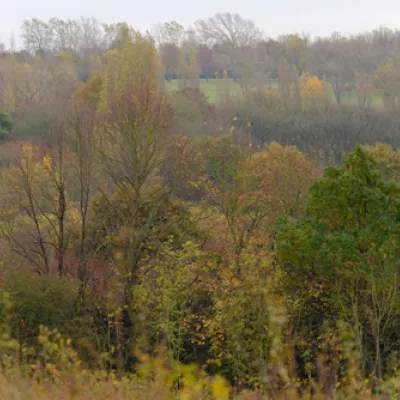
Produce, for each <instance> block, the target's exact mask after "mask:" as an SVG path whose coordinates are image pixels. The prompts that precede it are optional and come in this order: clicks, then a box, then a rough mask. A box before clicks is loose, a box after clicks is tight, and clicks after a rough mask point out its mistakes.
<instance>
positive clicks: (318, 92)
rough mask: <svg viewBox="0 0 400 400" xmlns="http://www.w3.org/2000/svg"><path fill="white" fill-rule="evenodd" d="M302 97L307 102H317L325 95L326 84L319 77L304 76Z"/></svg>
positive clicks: (302, 79) (301, 83)
mask: <svg viewBox="0 0 400 400" xmlns="http://www.w3.org/2000/svg"><path fill="white" fill-rule="evenodd" d="M300 86H301V96H302V97H303V98H304V99H306V100H316V99H318V98H320V97H322V95H323V94H324V84H323V82H322V81H321V79H319V78H318V76H315V75H314V76H312V75H310V74H303V75H302V76H301V78H300Z"/></svg>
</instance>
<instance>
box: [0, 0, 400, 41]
mask: <svg viewBox="0 0 400 400" xmlns="http://www.w3.org/2000/svg"><path fill="white" fill-rule="evenodd" d="M0 1H2V3H4V4H2V6H1V13H0V40H1V41H3V42H4V43H6V45H8V43H9V37H10V34H11V33H12V32H13V33H14V34H15V35H16V36H17V41H18V42H19V40H18V36H19V32H20V26H21V22H22V21H23V20H25V19H31V18H33V17H35V18H39V19H44V20H47V19H49V18H51V17H58V18H61V19H67V18H79V17H81V16H84V17H95V18H96V19H98V20H100V21H101V22H106V23H112V22H122V21H123V22H127V23H128V24H129V25H131V26H132V27H133V28H135V29H139V30H141V31H146V30H151V28H152V27H153V26H154V25H155V24H156V23H158V22H167V21H172V20H175V21H177V22H179V23H180V24H181V25H183V26H185V27H187V26H189V25H191V24H193V23H194V22H195V21H196V20H197V19H200V18H207V17H208V16H211V15H213V14H215V13H217V12H231V13H239V14H240V15H242V16H243V17H246V18H250V19H253V20H254V21H255V22H256V24H257V26H258V27H259V28H260V29H261V30H262V31H263V32H264V33H265V34H266V35H267V36H269V37H277V36H278V35H280V34H288V33H305V34H307V35H310V36H311V37H314V36H327V35H330V34H331V33H332V32H334V31H337V32H341V33H343V34H346V35H347V34H352V33H358V32H364V31H366V30H371V29H375V28H378V27H380V26H385V27H388V28H392V29H397V28H399V29H400V18H399V17H400V1H399V0H362V1H361V0H333V1H330V2H328V1H326V0H272V1H271V0H270V1H268V0H202V1H197V2H194V1H188V0H168V1H166V0H152V1H146V0H112V1H104V0H62V1H60V0H0Z"/></svg>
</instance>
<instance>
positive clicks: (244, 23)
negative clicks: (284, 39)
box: [196, 13, 262, 48]
mask: <svg viewBox="0 0 400 400" xmlns="http://www.w3.org/2000/svg"><path fill="white" fill-rule="evenodd" d="M196 28H197V31H198V32H199V34H200V36H201V37H202V38H203V40H204V42H206V43H208V44H211V45H214V44H216V43H228V44H230V46H231V47H233V48H238V47H245V46H253V45H254V44H255V43H256V42H257V41H258V40H260V38H261V37H262V34H261V31H260V30H259V29H258V28H257V26H256V25H255V23H254V21H252V20H250V19H245V18H242V17H241V16H240V15H239V14H230V13H222V14H220V13H218V14H215V16H213V17H211V18H209V19H208V20H198V21H197V22H196Z"/></svg>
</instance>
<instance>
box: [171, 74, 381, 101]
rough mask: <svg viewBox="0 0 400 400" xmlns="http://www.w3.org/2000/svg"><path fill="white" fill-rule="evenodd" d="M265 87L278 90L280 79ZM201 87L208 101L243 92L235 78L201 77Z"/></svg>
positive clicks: (176, 84)
mask: <svg viewBox="0 0 400 400" xmlns="http://www.w3.org/2000/svg"><path fill="white" fill-rule="evenodd" d="M166 87H167V90H169V91H173V90H178V89H180V88H182V81H180V80H178V79H175V80H172V81H170V82H166ZM264 88H265V89H271V90H277V89H278V81H277V80H272V79H271V80H269V81H267V82H266V83H265V86H264ZM200 89H201V90H202V91H203V92H204V93H205V95H206V97H207V99H208V101H209V102H210V103H217V102H218V100H220V99H222V98H224V97H226V95H227V93H230V94H231V95H232V94H233V95H234V94H240V93H241V90H242V88H241V85H240V83H239V82H235V81H234V80H233V79H208V80H206V79H201V80H200ZM331 97H332V101H333V102H335V101H336V100H335V96H334V94H333V92H332V93H331ZM342 102H343V104H354V105H357V104H358V100H357V95H356V93H355V92H354V91H353V92H345V93H343V94H342ZM373 105H374V106H375V107H381V106H382V105H383V100H382V96H381V95H380V94H379V93H376V94H375V95H374V96H373Z"/></svg>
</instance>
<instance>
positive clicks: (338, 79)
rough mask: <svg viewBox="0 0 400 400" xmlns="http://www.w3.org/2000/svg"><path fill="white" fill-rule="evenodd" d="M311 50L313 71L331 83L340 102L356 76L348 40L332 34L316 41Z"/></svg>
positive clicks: (337, 100) (338, 102)
mask: <svg viewBox="0 0 400 400" xmlns="http://www.w3.org/2000/svg"><path fill="white" fill-rule="evenodd" d="M311 51H312V65H311V69H312V71H313V73H315V74H316V75H317V76H318V77H319V78H322V79H325V80H326V81H327V82H329V83H330V84H331V86H332V89H333V93H334V95H335V99H336V102H337V104H340V102H341V100H342V94H343V92H344V90H345V89H346V88H347V87H349V85H350V84H351V83H352V81H353V77H354V68H353V64H352V58H351V49H350V48H349V42H348V40H347V39H345V38H343V37H341V36H340V35H332V37H331V38H330V39H324V40H319V41H316V42H315V43H314V44H313V46H312V48H311Z"/></svg>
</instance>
